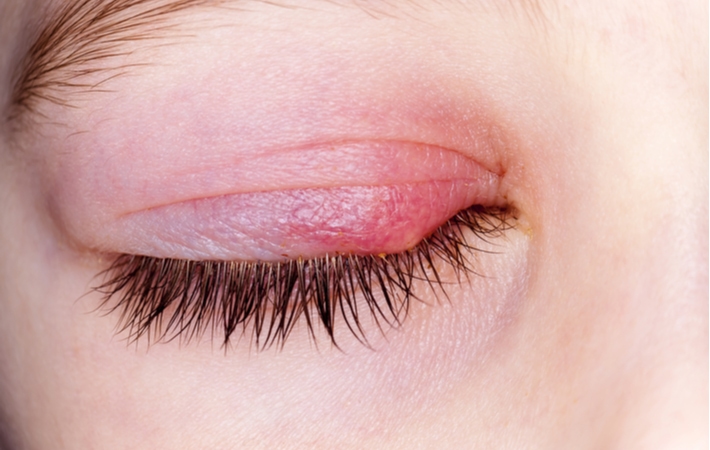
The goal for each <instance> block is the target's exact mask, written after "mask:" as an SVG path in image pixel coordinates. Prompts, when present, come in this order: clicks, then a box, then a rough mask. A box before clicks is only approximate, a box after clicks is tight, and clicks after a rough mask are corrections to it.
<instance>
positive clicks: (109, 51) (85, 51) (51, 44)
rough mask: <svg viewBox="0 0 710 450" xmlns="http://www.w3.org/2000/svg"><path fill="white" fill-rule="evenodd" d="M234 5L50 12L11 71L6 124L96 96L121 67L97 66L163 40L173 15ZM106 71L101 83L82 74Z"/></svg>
mask: <svg viewBox="0 0 710 450" xmlns="http://www.w3.org/2000/svg"><path fill="white" fill-rule="evenodd" d="M227 2H231V3H233V2H234V0H172V1H170V0H78V1H71V0H69V1H67V2H64V3H63V4H62V5H61V6H60V7H59V8H57V9H55V10H53V11H51V12H50V13H49V14H48V17H47V19H46V20H45V21H44V23H43V24H42V26H41V27H40V28H39V30H40V31H39V32H38V33H37V34H36V38H35V40H34V42H33V44H32V46H31V47H30V48H29V50H28V51H27V52H26V54H25V56H24V58H23V59H22V60H21V63H20V64H19V66H18V67H17V69H16V73H15V76H14V78H13V79H14V82H13V87H12V94H11V103H10V112H9V115H8V117H7V118H8V120H9V121H11V122H12V121H14V120H15V119H17V118H18V117H20V116H21V115H23V114H24V113H26V112H28V111H35V107H36V105H37V103H38V102H40V101H43V100H44V101H49V102H52V103H55V104H60V105H66V102H65V100H64V97H63V96H62V93H63V92H66V91H67V90H74V91H76V90H84V91H95V90H97V89H100V84H101V83H102V82H105V81H106V80H107V79H110V78H113V77H115V76H117V75H119V74H120V73H121V72H122V71H123V70H125V69H126V67H125V66H124V67H113V66H111V65H109V66H108V67H102V66H101V64H100V63H101V62H103V61H106V60H109V59H111V58H116V57H121V56H125V55H128V54H130V53H131V50H130V49H129V48H127V44H129V43H131V42H137V41H149V40H157V39H160V38H162V37H165V36H166V35H168V34H169V32H170V31H171V30H175V29H176V28H177V26H178V25H179V24H177V23H174V22H171V20H172V19H174V18H175V17H176V16H177V15H178V13H180V12H182V11H185V10H188V9H192V8H195V7H198V6H203V7H204V6H219V5H221V4H225V3H227ZM99 72H106V76H105V77H103V78H102V80H103V81H101V82H98V83H97V82H93V83H89V82H86V81H84V80H86V79H87V78H86V76H87V75H91V74H95V73H99Z"/></svg>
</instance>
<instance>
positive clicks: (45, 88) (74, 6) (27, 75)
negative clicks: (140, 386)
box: [6, 0, 546, 123]
mask: <svg viewBox="0 0 710 450" xmlns="http://www.w3.org/2000/svg"><path fill="white" fill-rule="evenodd" d="M258 1H260V2H263V3H267V4H270V5H275V6H284V7H295V6H293V5H288V4H279V0H274V1H271V0H76V1H73V0H64V1H62V4H61V5H60V6H59V7H58V8H55V9H54V10H51V11H50V12H49V13H48V14H47V18H46V19H45V20H44V21H43V23H42V25H41V26H40V27H38V30H39V32H38V33H37V34H36V38H35V39H34V42H33V44H32V46H31V47H30V48H29V50H28V51H27V52H26V54H25V56H24V58H23V59H22V61H21V63H20V64H19V65H18V67H17V70H16V73H15V76H14V78H13V79H14V82H13V87H12V93H11V101H10V108H9V113H8V115H7V116H6V119H7V121H8V122H11V123H12V122H15V121H17V120H18V119H19V118H21V117H22V116H24V115H25V114H26V113H27V112H36V111H37V108H36V106H37V105H38V104H39V103H40V102H42V101H48V102H51V103H54V104H59V105H64V106H69V104H68V103H67V101H66V96H65V95H63V94H65V93H66V92H76V91H85V92H89V91H91V92H95V91H100V90H101V84H102V83H104V82H106V81H107V80H110V79H112V78H114V77H116V76H119V75H121V74H122V73H125V71H127V70H128V69H129V68H130V67H132V66H120V65H118V66H115V65H103V66H102V64H101V63H102V62H104V61H106V60H109V59H112V58H117V57H121V56H126V55H128V54H130V53H131V49H130V47H129V46H128V44H130V43H135V42H138V41H151V40H152V41H157V40H159V39H161V38H165V37H167V36H169V34H170V32H171V31H172V32H174V31H176V30H177V28H178V27H179V26H180V25H181V24H180V23H178V22H176V21H174V19H175V18H176V17H178V16H179V14H180V13H181V12H184V11H187V10H192V9H195V8H198V7H203V8H204V7H226V6H229V8H230V9H241V8H238V7H237V4H242V5H245V4H248V3H250V2H252V3H253V2H258ZM326 1H330V2H332V3H336V4H338V3H340V2H337V1H335V0H326ZM473 1H474V2H475V3H477V4H483V3H484V2H485V0H473ZM541 1H544V0H508V1H504V2H503V4H507V6H508V7H510V6H513V7H514V9H518V10H521V11H523V12H524V13H523V14H524V16H525V17H526V18H527V19H528V21H536V20H537V21H539V20H540V19H541V18H543V17H544V15H545V12H544V9H546V8H543V6H542V5H541ZM398 2H399V3H400V4H401V3H409V4H412V3H414V4H416V5H415V6H418V7H420V6H421V5H420V2H419V1H414V0H395V1H388V2H385V5H383V6H387V8H388V9H392V8H393V7H394V8H395V9H396V8H397V4H398ZM446 2H451V3H459V4H461V5H463V4H464V3H465V2H462V1H458V0H445V1H442V0H438V1H435V2H434V3H435V6H437V7H442V6H443V4H444V3H446ZM349 3H351V4H353V5H354V6H357V7H360V8H361V9H364V10H366V11H367V12H368V13H369V14H370V15H372V16H373V17H377V16H381V15H383V11H384V9H379V8H375V7H374V6H375V5H370V4H369V2H363V1H361V0H349ZM518 7H520V8H518ZM484 9H490V10H495V11H497V12H498V13H499V14H504V12H503V11H504V10H505V9H508V8H506V7H505V6H504V7H501V2H500V0H492V2H491V3H490V4H489V5H488V6H486V7H484ZM384 15H390V14H384ZM97 73H102V75H103V76H102V77H100V78H99V80H100V81H98V82H97V81H92V82H88V81H86V80H88V79H89V78H87V76H88V75H92V74H97Z"/></svg>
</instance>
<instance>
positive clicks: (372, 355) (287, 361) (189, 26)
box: [0, 0, 708, 449]
mask: <svg viewBox="0 0 710 450" xmlns="http://www.w3.org/2000/svg"><path fill="white" fill-rule="evenodd" d="M75 3H76V4H78V3H79V2H75ZM92 3H96V4H103V5H107V4H110V3H111V2H109V1H105V2H91V1H89V2H87V5H90V4H92ZM114 3H121V2H120V1H118V2H114ZM176 3H178V2H167V1H145V2H137V6H136V7H137V8H138V9H137V10H135V11H144V10H145V8H148V9H150V6H151V5H154V6H160V5H167V4H173V5H174V4H176ZM187 3H194V4H195V5H197V4H199V5H198V6H195V5H192V4H190V5H188V8H187V9H182V10H180V11H177V12H170V13H169V14H166V15H163V16H161V17H162V18H164V22H163V21H162V20H163V19H161V21H159V23H164V24H166V25H168V28H167V29H162V30H160V31H156V30H155V29H154V27H153V26H152V25H155V24H156V23H158V22H155V21H150V20H148V21H143V22H142V24H141V25H140V26H138V27H134V28H131V27H129V28H128V30H126V29H125V28H123V29H121V30H118V31H115V30H114V32H111V30H109V33H108V34H107V37H108V36H113V37H116V36H119V37H120V38H121V39H122V40H120V43H119V45H118V46H116V47H111V48H109V52H110V54H111V56H109V57H106V58H99V59H98V60H97V59H96V58H94V59H93V60H92V59H88V60H87V59H86V58H84V59H81V58H79V60H74V61H73V62H71V63H70V64H68V65H67V64H63V63H62V61H64V62H66V61H68V60H70V59H71V55H77V54H79V55H81V54H82V53H81V49H87V48H88V49H91V48H93V49H94V50H96V51H98V52H99V54H102V55H103V53H101V49H106V47H105V46H106V45H107V43H106V42H88V41H87V39H90V37H91V33H88V34H86V35H81V33H79V34H78V35H77V34H76V33H68V34H64V35H62V36H60V37H58V38H57V39H50V40H48V41H47V42H46V43H45V44H44V46H43V47H42V46H35V48H34V50H33V47H32V46H33V43H34V42H36V39H37V36H39V35H41V34H42V30H43V29H46V27H47V26H49V25H48V24H50V23H51V21H50V22H48V21H47V20H48V19H46V18H51V17H52V14H53V12H54V11H59V10H61V7H62V5H66V4H70V3H69V2H54V3H49V2H44V1H41V0H35V1H34V2H25V1H21V0H14V1H5V2H2V3H0V18H2V19H0V58H1V59H0V99H1V100H2V104H3V105H4V106H3V118H4V121H3V127H2V129H1V130H2V136H1V139H0V192H2V194H1V195H0V211H3V212H4V213H3V214H0V249H2V252H0V307H1V308H2V311H3V313H2V314H0V412H1V414H0V417H2V419H3V420H2V423H3V426H4V428H5V429H4V430H2V429H0V431H2V434H3V439H5V440H6V441H7V443H8V444H7V445H8V446H9V448H28V449H34V448H37V449H41V448H57V447H59V448H71V449H82V448H106V449H111V448H234V447H245V448H333V447H338V448H619V449H622V448H623V449H629V448H631V449H635V448H639V449H640V448H668V449H671V448H703V447H704V446H707V377H708V375H707V352H708V349H707V334H708V330H707V326H708V321H707V234H708V223H707V202H708V198H707V192H708V186H707V141H708V136H707V111H708V108H707V75H708V73H707V42H708V36H707V32H708V26H707V4H706V3H705V2H701V1H697V2H690V1H689V2H676V1H666V2H663V1H657V2H645V1H638V2H634V1H625V2H619V1H562V0H559V1H557V2H551V1H542V0H541V1H538V2H535V1H505V2H499V1H475V2H474V1H471V2H466V1H453V0H444V1H436V2H435V1H433V0H431V1H429V0H422V1H416V2H415V1H405V0H401V1H398V0H396V1H390V2H364V1H350V0H347V1H345V0H344V1H321V0H312V1H308V2H299V3H298V4H297V5H296V4H295V2H294V4H292V5H281V4H279V5H278V6H273V5H271V4H269V3H266V2H263V3H261V2H247V1H244V2H237V1H234V2H223V4H222V5H224V4H227V3H229V6H230V11H229V12H228V13H222V12H219V10H218V9H217V8H215V4H216V3H217V2H210V1H205V2H187ZM234 9H239V11H236V10H234ZM241 9H244V10H246V11H241ZM38 11H42V12H43V14H44V16H42V15H41V14H39V13H38ZM124 13H125V11H124ZM112 17H114V18H116V17H118V16H112ZM255 17H258V18H259V21H258V22H255V26H254V27H253V29H252V30H253V31H251V32H245V31H244V30H243V29H242V30H238V31H234V34H229V36H230V38H231V37H234V38H235V39H237V38H238V39H240V41H239V42H240V43H242V44H245V46H246V44H250V47H249V48H250V49H251V50H254V53H253V54H257V53H259V52H258V51H257V50H259V49H262V48H263V49H264V55H267V56H268V55H270V54H272V52H273V51H275V50H274V49H273V48H272V47H269V45H270V44H271V43H273V42H274V41H273V40H267V39H264V38H265V37H273V36H274V34H269V33H279V32H283V34H288V35H289V36H292V35H294V33H293V30H308V33H310V34H308V36H310V37H313V36H315V38H313V40H312V41H308V42H309V43H314V44H313V45H314V47H311V48H316V49H321V48H324V47H325V46H327V45H333V46H337V45H340V44H342V41H339V40H338V39H339V38H342V36H343V35H346V36H347V37H348V38H350V40H345V44H347V45H345V44H343V45H342V47H338V48H345V49H348V50H349V51H351V52H352V53H350V55H352V56H353V59H352V60H351V62H352V61H355V62H356V63H357V64H362V65H366V64H365V63H366V62H368V59H367V57H366V56H369V54H366V55H365V56H363V55H360V53H359V52H361V51H364V50H363V49H367V50H371V49H373V48H375V47H377V46H372V47H369V46H368V45H369V43H370V42H371V41H368V40H367V39H365V38H368V39H372V40H375V41H377V40H376V39H375V37H377V39H380V40H384V41H387V39H391V41H395V42H396V43H397V44H399V43H403V44H402V46H401V51H400V52H399V53H397V54H394V56H393V55H389V54H387V55H386V56H388V57H389V56H391V57H392V59H393V60H396V61H397V62H401V61H406V62H408V63H409V62H411V61H422V63H421V64H419V65H412V67H415V66H416V67H419V68H420V69H421V68H424V69H426V71H425V72H426V73H427V74H433V75H432V77H434V79H436V80H437V81H441V84H440V85H441V86H444V88H445V89H443V90H447V89H449V88H451V87H452V86H453V87H456V88H457V89H456V90H454V91H455V92H453V93H452V94H451V96H452V97H455V98H457V99H468V98H469V97H468V95H469V94H470V93H469V92H468V91H467V89H466V86H468V84H469V83H468V81H471V80H474V81H473V83H474V84H475V83H484V82H485V84H486V85H489V86H491V87H490V91H491V94H490V95H491V96H492V98H494V99H495V101H494V103H495V105H496V106H499V107H500V109H501V110H502V111H504V112H505V113H506V114H507V115H505V114H504V115H505V117H506V119H509V121H510V122H512V123H514V124H515V126H514V127H513V129H515V130H517V131H519V132H520V133H519V135H521V136H524V137H525V139H520V141H519V143H521V145H520V146H519V147H516V148H515V149H514V150H515V151H514V152H511V155H510V158H509V160H508V161H507V162H506V164H507V168H509V169H510V172H511V173H513V174H515V175H516V176H515V177H513V178H511V179H510V180H511V181H510V191H509V193H510V196H511V199H513V200H515V201H516V202H517V204H518V205H519V208H520V210H521V212H522V214H524V215H525V217H526V218H527V219H528V222H529V229H528V230H525V231H526V233H520V234H521V235H523V236H520V235H511V236H510V241H511V242H512V243H514V244H516V245H517V244H519V243H520V242H522V244H520V246H521V247H524V248H526V249H528V251H527V252H526V253H525V255H524V258H523V261H524V263H525V264H526V268H527V272H526V273H527V274H528V276H529V278H528V279H526V280H525V283H523V284H524V286H525V289H524V290H522V291H521V293H520V295H519V298H518V300H519V302H518V303H517V304H516V307H515V308H514V309H512V310H511V311H506V312H509V313H510V314H508V315H507V316H506V321H504V322H501V323H498V322H496V323H495V326H496V327H497V329H498V332H497V334H496V335H495V336H491V339H490V342H489V343H488V344H486V345H482V344H480V342H478V341H476V340H475V339H472V336H473V337H480V336H479V335H478V334H477V333H476V329H477V327H480V326H481V324H480V322H484V321H485V320H486V319H490V318H488V317H482V318H479V317H475V318H473V319H471V318H466V317H464V318H462V317H461V316H465V315H466V313H467V312H468V313H471V312H472V311H474V312H475V311H476V308H473V307H470V308H467V307H465V306H464V307H462V306H461V305H460V303H465V300H470V299H471V298H475V293H471V292H465V291H463V292H461V293H459V294H460V295H458V296H457V297H455V300H461V301H462V302H460V303H458V302H452V303H453V304H452V305H440V306H437V307H435V308H429V309H427V308H424V307H422V308H421V309H418V310H417V311H416V312H415V313H414V314H413V318H412V319H411V321H410V322H409V323H408V324H407V327H404V328H403V329H402V330H401V332H397V333H392V334H390V335H389V336H388V340H387V341H386V342H385V341H384V340H383V342H382V344H383V347H382V348H381V350H379V351H377V352H371V351H369V350H367V349H361V348H359V347H352V348H348V349H347V350H348V351H347V352H344V353H342V352H336V351H331V350H330V349H318V350H316V349H314V348H313V346H311V345H310V342H309V341H308V340H307V339H303V340H302V341H297V342H294V344H293V346H290V347H287V349H286V350H284V351H283V352H281V353H278V352H273V353H264V354H258V355H254V354H250V353H249V351H248V349H246V348H241V347H240V348H237V349H235V350H234V351H233V352H229V353H228V354H227V355H225V354H224V353H223V352H222V351H220V350H215V349H212V348H210V346H209V344H207V345H202V346H187V347H180V346H179V345H177V343H173V344H175V345H172V344H169V345H158V346H155V347H152V348H151V349H150V351H148V352H146V351H144V350H143V349H140V350H136V349H135V348H133V347H131V348H128V349H127V348H126V345H125V343H124V342H121V341H120V339H118V338H116V339H113V340H112V339H111V336H113V334H112V326H113V325H114V322H113V321H112V320H111V318H101V317H97V316H96V315H92V314H89V313H90V312H91V308H90V307H88V306H86V304H85V303H82V302H80V301H77V298H80V297H81V296H82V295H83V294H84V293H85V292H86V290H87V286H90V282H91V279H92V277H94V276H95V274H96V273H97V272H98V271H99V270H100V269H101V267H102V265H101V264H100V263H98V262H96V260H95V259H91V258H87V257H86V256H85V255H77V254H76V252H74V250H73V249H71V248H67V247H66V246H63V245H62V244H61V242H62V239H63V236H62V235H61V232H60V231H57V230H56V229H55V227H54V225H53V222H52V219H51V214H50V211H48V210H47V209H48V208H47V205H46V203H44V202H43V199H44V197H43V196H42V195H40V194H38V192H39V193H43V192H45V191H46V190H47V189H49V188H48V187H47V186H44V184H46V179H45V178H44V174H47V173H49V174H51V173H52V172H51V170H49V169H53V168H55V166H56V167H59V166H61V164H62V162H63V161H65V160H67V159H70V157H69V155H67V154H56V153H53V152H52V150H56V149H57V148H60V147H61V145H60V144H61V143H62V142H59V141H58V140H55V141H52V140H51V139H50V140H48V141H42V140H41V139H43V138H44V137H45V136H52V135H51V133H50V131H51V130H54V128H51V126H52V124H54V123H57V122H63V123H64V125H62V126H64V127H67V126H66V124H67V123H68V124H69V126H68V129H70V131H71V130H72V129H71V127H72V126H74V125H76V124H77V123H80V122H81V119H83V118H85V117H87V116H90V115H91V114H89V113H93V112H95V111H97V110H102V111H107V110H108V111H117V110H119V109H120V108H123V107H126V105H129V106H131V105H132V104H133V103H132V102H134V100H135V98H137V97H132V96H131V95H132V92H128V91H127V90H126V88H134V89H135V90H140V88H144V89H146V90H148V89H147V88H146V86H148V87H150V88H151V89H152V88H153V87H154V86H156V85H157V83H156V84H155V85H154V84H151V83H153V82H155V79H156V78H158V79H160V78H161V77H162V76H164V75H166V73H167V72H160V70H157V71H152V72H151V70H152V69H150V68H149V67H148V68H146V67H144V66H140V67H138V68H136V71H135V72H130V71H128V72H126V73H125V74H123V73H122V76H121V77H118V78H115V79H114V78H112V77H113V76H114V75H116V73H117V72H116V70H118V71H119V72H122V71H121V69H122V68H125V67H127V65H126V64H128V65H130V64H131V63H141V62H144V59H145V58H149V57H156V61H160V62H164V61H167V60H170V58H176V59H179V57H180V56H181V52H183V53H182V56H185V57H187V58H188V59H189V60H191V61H192V64H193V65H194V67H195V68H197V69H199V66H200V64H199V63H200V62H201V61H203V60H201V59H200V58H205V60H207V59H209V58H207V56H210V57H215V58H216V59H218V56H219V54H220V53H219V51H215V48H219V47H216V46H217V44H218V42H219V39H216V38H215V35H213V34H210V33H211V32H213V31H214V30H213V29H211V28H210V29H206V28H205V27H204V26H203V25H201V24H202V23H203V22H202V21H203V20H205V21H207V22H210V23H221V22H220V21H225V22H231V21H236V22H239V23H240V24H242V25H244V24H249V23H250V22H249V18H255ZM254 20H256V19H254ZM108 22H111V20H108ZM151 24H152V25H151ZM324 24H325V25H324ZM148 25H151V26H148ZM346 25H347V26H346ZM114 26H115V25H114ZM146 27H147V28H146ZM148 28H150V29H148ZM264 30H267V31H264ZM284 30H285V31H284ZM313 30H318V32H317V33H315V34H314V31H313ZM383 30H384V31H383ZM187 31H189V32H187ZM116 32H118V34H116ZM112 33H113V34H112ZM146 33H148V34H146ZM153 33H161V35H160V36H158V37H159V39H157V40H155V39H153V37H154V36H153ZM348 33H349V34H348ZM283 34H282V35H283ZM304 34H307V33H305V31H304ZM186 36H187V39H185V38H186ZM78 38H81V39H83V41H82V40H81V39H79V40H72V39H78ZM191 38H194V39H193V40H192V41H191V40H190V39H191ZM316 38H318V39H316ZM250 39H251V40H250ZM186 42H191V43H195V45H193V46H190V45H187V44H186ZM377 42H379V41H377ZM442 43H443V44H442ZM60 44H62V45H60ZM156 44H157V45H156ZM163 44H169V45H167V46H165V47H161V45H163ZM316 44H317V45H316ZM414 44H417V45H414ZM200 45H202V47H200ZM52 46H54V47H53V48H52ZM92 46H93V47H92ZM102 46H103V47H102ZM123 48H126V49H129V50H130V51H131V52H134V53H131V54H130V55H128V56H126V55H124V54H122V53H123V52H121V49H123ZM422 49H425V50H422ZM5 50H7V51H5ZM40 50H46V51H49V53H44V52H43V51H40ZM200 50H201V51H202V52H203V53H200ZM77 51H79V53H76V52H77ZM114 51H118V53H120V55H115V53H114ZM222 51H226V50H224V49H223V48H222ZM33 52H34V53H33ZM418 52H420V53H418ZM314 53H315V54H318V53H319V52H314ZM93 54H94V55H96V53H93ZM27 55H29V56H27ZM511 55H514V57H513V56H511ZM520 55H525V56H524V57H522V56H520ZM40 56H41V57H40ZM297 56H299V55H298V54H297V55H296V57H295V58H294V60H295V61H298V59H299V58H298V57H297ZM316 56H317V55H316ZM408 56H411V60H410V59H407V57H408ZM131 58H134V59H131ZM507 58H510V59H507ZM254 59H255V60H256V59H259V58H254ZM277 59H278V58H275V59H274V61H273V63H274V65H276V66H278V64H276V63H278V61H277ZM316 59H317V58H316ZM210 61H211V60H210ZM511 61H512V62H511ZM252 62H253V61H248V63H250V64H251V63H252ZM380 62H381V61H380V60H379V59H378V60H377V63H380ZM434 63H437V64H434ZM444 63H450V64H449V65H446V64H444ZM513 63H520V64H517V65H516V64H513ZM523 63H524V64H523ZM373 64H374V63H373ZM42 67H44V68H45V69H47V68H49V69H50V70H46V71H42V70H39V69H41V68H42ZM219 67H222V68H224V67H227V66H219ZM272 67H273V66H272ZM299 67H300V66H299ZM343 67H346V68H348V69H349V70H350V71H346V73H347V74H348V75H352V74H355V73H357V72H358V71H356V70H355V69H353V68H352V67H351V66H348V65H344V66H343ZM383 67H386V69H387V70H386V71H385V73H386V74H387V75H388V76H390V78H387V79H386V80H385V81H388V80H395V81H397V82H399V81H400V80H402V79H403V78H402V77H400V76H399V74H396V73H395V72H396V70H395V69H396V68H397V67H391V66H387V65H386V64H385V65H383ZM408 67H409V66H408ZM249 68H250V69H263V67H260V66H259V61H256V62H254V66H253V67H252V66H249ZM85 70H89V73H88V74H87V75H86V77H85V78H81V77H79V78H76V77H75V75H77V71H78V72H82V71H85ZM131 70H133V69H131ZM176 73H178V74H180V73H181V71H176ZM393 73H394V75H393ZM174 75H175V74H174V73H170V76H174ZM474 75H475V76H474ZM151 77H154V78H151ZM108 78H111V81H110V82H109V83H107V84H105V86H109V87H110V88H111V89H110V91H111V92H102V91H101V89H100V88H98V89H92V86H97V81H101V80H104V79H108ZM171 79H172V78H171ZM175 79H177V78H175ZM32 80H34V81H32ZM77 80H78V82H77ZM457 80H458V81H460V80H464V81H465V82H461V83H459V84H457ZM475 80H478V81H475ZM306 81H309V80H306ZM311 81H312V80H311ZM33 83H34V84H33ZM67 83H69V85H68V84H67ZM72 83H74V84H72ZM111 83H113V84H111ZM356 84H357V83H353V85H356ZM305 85H306V86H308V84H307V83H306V84H305ZM87 86H88V90H87ZM251 86H253V87H255V89H254V91H255V92H256V93H255V94H254V95H255V96H256V97H255V98H257V97H259V96H261V95H264V96H266V95H268V94H269V92H262V91H260V90H258V89H256V88H258V84H254V85H251ZM383 86H390V87H391V86H396V83H392V84H389V85H388V84H386V83H385V82H384V81H383ZM343 89H345V90H346V91H347V89H346V87H343ZM364 91H365V92H371V91H367V90H364ZM87 92H89V95H88V96H87V95H86V93H87ZM347 92H350V91H347ZM353 92H361V91H357V90H353ZM437 92H438V91H437ZM401 97H402V98H404V97H405V96H404V95H402V96H401ZM259 98H260V97H259ZM298 98H300V97H298ZM474 98H475V96H474ZM255 105H256V103H255ZM113 106H115V108H116V109H112V107H113ZM135 108H136V111H138V110H139V109H140V107H139V105H136V106H135ZM127 110H129V108H127ZM121 111H124V110H121ZM324 123H325V122H324ZM48 124H50V125H49V126H48ZM59 129H63V128H62V127H59ZM48 130H50V131H48ZM36 142H42V143H46V142H49V143H50V144H51V145H42V146H36V145H34V144H35V143H36ZM115 156H116V157H119V156H120V155H115ZM37 167H40V168H41V169H42V170H39V169H37ZM45 168H49V169H48V171H43V170H45ZM37 174H42V175H41V176H39V175H37ZM50 188H51V186H50ZM511 245H512V244H511ZM506 248H507V247H506ZM487 261H489V262H491V267H489V269H490V270H492V271H494V273H495V270H496V268H497V267H498V266H496V264H499V265H500V266H501V267H503V266H504V265H505V264H504V263H498V262H495V261H496V260H495V259H491V260H487ZM511 283H513V281H511ZM88 298H89V300H91V299H92V298H91V296H88ZM457 307H458V308H457ZM493 337H494V338H493ZM482 347H483V348H485V350H486V351H485V352H484V351H480V348H482ZM4 443H5V442H2V440H0V447H1V446H2V444H4Z"/></svg>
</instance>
